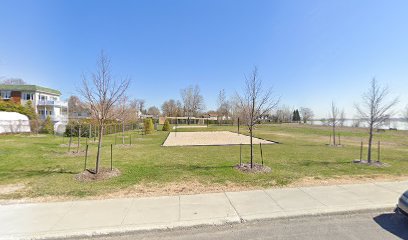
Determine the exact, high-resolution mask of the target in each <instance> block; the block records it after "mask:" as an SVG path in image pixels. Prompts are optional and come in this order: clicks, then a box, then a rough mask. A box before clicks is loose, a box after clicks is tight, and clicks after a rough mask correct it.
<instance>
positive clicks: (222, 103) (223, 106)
mask: <svg viewBox="0 0 408 240" xmlns="http://www.w3.org/2000/svg"><path fill="white" fill-rule="evenodd" d="M217 103H218V109H217V114H218V116H219V118H221V119H222V118H223V117H226V118H227V119H228V117H229V113H230V108H231V107H230V103H229V102H228V101H227V97H226V95H225V90H224V89H222V90H221V91H220V92H219V94H218V99H217Z"/></svg>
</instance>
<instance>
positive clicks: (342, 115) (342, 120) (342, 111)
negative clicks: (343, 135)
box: [339, 109, 346, 127]
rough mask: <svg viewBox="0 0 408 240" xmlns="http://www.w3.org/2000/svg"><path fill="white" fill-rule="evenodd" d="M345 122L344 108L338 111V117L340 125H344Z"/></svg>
mask: <svg viewBox="0 0 408 240" xmlns="http://www.w3.org/2000/svg"><path fill="white" fill-rule="evenodd" d="M345 122H346V112H344V109H342V110H341V112H340V117H339V125H340V127H344V126H345Z"/></svg>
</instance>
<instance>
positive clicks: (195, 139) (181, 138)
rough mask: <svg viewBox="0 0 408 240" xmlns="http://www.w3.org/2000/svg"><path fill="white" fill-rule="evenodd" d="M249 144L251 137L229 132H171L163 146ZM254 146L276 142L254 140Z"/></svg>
mask: <svg viewBox="0 0 408 240" xmlns="http://www.w3.org/2000/svg"><path fill="white" fill-rule="evenodd" d="M241 143H242V144H249V143H250V137H249V136H246V135H243V134H237V133H233V132H228V131H217V132H177V133H176V132H171V133H170V134H169V136H168V137H167V139H166V141H165V142H164V143H163V146H165V147H170V146H214V145H217V146H222V145H239V144H241ZM253 143H254V144H259V143H262V144H273V143H274V142H271V141H267V140H263V139H259V138H253Z"/></svg>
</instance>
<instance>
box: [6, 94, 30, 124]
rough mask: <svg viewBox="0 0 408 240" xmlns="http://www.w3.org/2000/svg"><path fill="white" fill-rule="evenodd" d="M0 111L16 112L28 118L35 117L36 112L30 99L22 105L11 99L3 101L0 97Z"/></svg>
mask: <svg viewBox="0 0 408 240" xmlns="http://www.w3.org/2000/svg"><path fill="white" fill-rule="evenodd" d="M0 111H5V112H17V113H21V114H23V115H26V116H27V117H28V118H29V119H30V120H36V119H37V113H36V112H35V110H34V107H33V105H32V103H31V101H27V103H26V105H25V106H23V105H21V104H19V103H15V102H13V101H4V100H1V99H0Z"/></svg>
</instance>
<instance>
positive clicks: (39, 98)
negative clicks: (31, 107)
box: [38, 95, 47, 101]
mask: <svg viewBox="0 0 408 240" xmlns="http://www.w3.org/2000/svg"><path fill="white" fill-rule="evenodd" d="M38 100H41V101H46V100H47V96H44V95H38Z"/></svg>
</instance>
